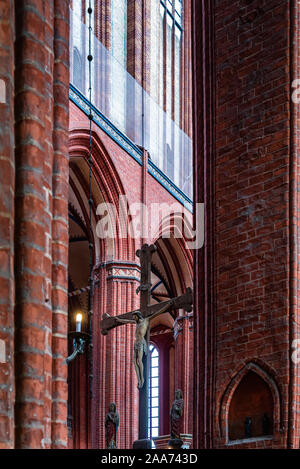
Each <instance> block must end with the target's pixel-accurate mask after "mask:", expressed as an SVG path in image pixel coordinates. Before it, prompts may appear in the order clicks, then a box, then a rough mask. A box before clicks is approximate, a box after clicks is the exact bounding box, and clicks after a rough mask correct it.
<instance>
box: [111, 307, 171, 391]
mask: <svg viewBox="0 0 300 469" xmlns="http://www.w3.org/2000/svg"><path fill="white" fill-rule="evenodd" d="M174 303H175V301H174V300H170V301H169V302H168V304H167V305H165V306H164V307H163V308H162V309H160V310H158V311H156V312H155V313H153V314H151V315H150V316H148V317H147V318H144V317H143V315H142V313H141V312H140V311H134V312H133V313H132V316H133V318H134V319H133V320H131V319H120V318H118V317H116V318H115V319H116V321H117V322H119V323H120V324H136V329H135V342H134V347H133V361H134V368H135V372H136V375H137V379H138V388H139V389H141V388H142V387H143V386H144V365H143V356H144V353H145V355H147V352H148V344H147V341H146V340H145V337H146V334H147V330H148V327H149V324H150V321H151V319H154V318H155V317H156V316H158V315H159V314H162V313H165V312H166V311H167V310H168V309H170V307H171V306H172V305H173V304H174Z"/></svg>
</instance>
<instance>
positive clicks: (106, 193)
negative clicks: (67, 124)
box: [69, 127, 136, 262]
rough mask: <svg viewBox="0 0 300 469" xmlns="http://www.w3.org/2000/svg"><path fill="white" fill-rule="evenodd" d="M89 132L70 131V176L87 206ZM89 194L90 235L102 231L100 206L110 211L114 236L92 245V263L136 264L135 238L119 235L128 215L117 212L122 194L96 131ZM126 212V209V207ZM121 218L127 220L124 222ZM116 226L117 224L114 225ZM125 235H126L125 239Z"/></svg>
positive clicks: (93, 140) (124, 212) (111, 163)
mask: <svg viewBox="0 0 300 469" xmlns="http://www.w3.org/2000/svg"><path fill="white" fill-rule="evenodd" d="M89 138H90V137H89V130H88V129H87V128H85V127H83V128H80V129H73V130H71V131H70V140H69V155H70V173H71V180H72V173H73V174H74V175H75V177H76V178H77V180H78V182H79V183H80V186H81V187H82V189H83V191H84V193H85V195H86V197H85V198H86V201H85V203H86V205H87V204H88V189H89V186H88V158H89V145H90V143H89ZM92 159H93V166H92V194H93V221H92V223H93V232H94V233H97V232H98V233H99V231H98V230H100V229H101V227H100V224H99V223H98V222H99V220H100V216H99V214H98V213H97V207H98V205H99V204H102V203H105V204H110V207H114V208H112V210H111V212H110V213H108V215H109V217H110V220H111V224H112V227H113V228H112V229H113V230H114V232H113V237H112V238H105V239H99V242H97V241H96V243H95V245H96V246H95V249H96V253H95V257H96V258H95V261H96V262H98V261H101V262H103V261H107V260H111V259H119V260H122V259H123V258H124V259H126V260H128V259H130V260H135V251H136V246H135V241H134V236H132V237H129V236H127V233H126V232H124V231H122V228H123V227H126V226H127V223H128V222H129V221H130V217H129V216H128V215H127V211H126V210H125V211H122V212H121V210H120V203H119V201H120V196H124V194H125V190H124V187H123V185H122V182H121V179H120V177H119V174H118V171H117V170H116V168H115V166H114V164H113V162H112V160H111V158H110V156H109V153H108V152H107V151H106V148H105V146H104V144H103V142H102V141H101V139H100V138H99V136H98V134H97V131H96V130H93V132H92ZM125 208H126V207H125ZM124 217H127V218H126V219H124ZM115 222H116V223H115ZM124 233H125V235H124Z"/></svg>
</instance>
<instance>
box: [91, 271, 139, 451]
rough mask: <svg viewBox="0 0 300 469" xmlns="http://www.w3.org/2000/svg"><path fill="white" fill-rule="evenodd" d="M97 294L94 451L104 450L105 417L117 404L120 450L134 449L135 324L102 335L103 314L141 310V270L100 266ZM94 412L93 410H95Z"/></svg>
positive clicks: (136, 414)
mask: <svg viewBox="0 0 300 469" xmlns="http://www.w3.org/2000/svg"><path fill="white" fill-rule="evenodd" d="M95 275H96V278H97V280H96V282H95V292H94V373H93V374H94V386H93V405H94V415H96V418H95V419H94V425H95V428H94V429H93V435H94V437H93V448H105V427H104V422H105V416H106V414H107V412H108V406H109V404H110V403H111V402H115V403H116V405H117V410H118V412H119V415H120V426H119V431H118V448H122V449H124V448H127V449H128V448H131V447H132V443H133V441H135V440H136V439H137V437H138V389H137V378H136V375H135V370H134V365H133V343H134V332H135V328H134V325H131V324H128V325H122V326H119V327H117V328H116V329H113V330H112V331H110V332H109V333H108V335H107V336H103V335H102V334H101V333H100V329H99V324H100V320H101V318H102V315H103V313H108V314H110V315H118V314H123V313H126V312H127V311H132V310H134V309H137V308H138V304H139V303H138V301H139V298H138V296H137V295H136V292H135V291H136V288H137V286H138V285H139V282H138V280H137V279H138V277H139V269H138V266H137V265H136V264H133V263H131V262H128V263H125V262H122V263H118V262H111V263H109V264H103V265H100V266H98V267H97V269H96V271H95ZM92 413H93V410H92Z"/></svg>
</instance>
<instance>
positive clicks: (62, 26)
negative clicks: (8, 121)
mask: <svg viewBox="0 0 300 469" xmlns="http://www.w3.org/2000/svg"><path fill="white" fill-rule="evenodd" d="M68 3H69V2H68V1H67V0H63V1H61V0H55V2H54V8H55V9H54V57H55V61H54V70H53V80H54V82H53V97H54V108H53V178H52V183H53V199H52V202H53V206H52V210H53V222H52V311H53V317H52V333H53V335H52V352H53V354H54V357H53V362H52V447H53V448H63V447H65V446H66V441H67V428H66V422H67V366H66V365H64V364H63V359H64V358H65V357H66V356H67V351H68V347H67V333H68V296H67V293H68V287H67V285H68V246H69V227H68V192H69V156H68V141H69V5H68Z"/></svg>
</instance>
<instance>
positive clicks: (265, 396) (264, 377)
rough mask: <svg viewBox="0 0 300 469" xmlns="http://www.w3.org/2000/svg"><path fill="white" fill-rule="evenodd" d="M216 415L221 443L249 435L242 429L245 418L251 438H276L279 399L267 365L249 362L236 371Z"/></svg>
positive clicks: (278, 429)
mask: <svg viewBox="0 0 300 469" xmlns="http://www.w3.org/2000/svg"><path fill="white" fill-rule="evenodd" d="M267 370H268V371H267ZM265 413H266V415H267V418H268V429H267V423H266V419H264V414H265ZM218 415H219V417H218V418H219V429H220V437H221V438H222V439H223V441H224V444H230V443H231V442H234V441H241V440H245V441H246V440H247V439H248V438H249V436H246V432H245V419H246V417H250V418H251V420H252V425H251V438H260V439H261V438H270V437H274V438H275V437H277V436H278V434H279V433H280V429H281V428H282V421H281V399H280V392H279V389H278V386H277V384H276V382H275V379H274V378H273V373H272V371H271V370H270V371H269V367H267V365H265V366H264V365H262V364H260V363H257V362H256V361H255V362H254V361H251V362H248V363H246V364H245V365H244V366H243V367H242V368H241V369H240V370H239V371H237V372H236V373H235V374H234V375H233V377H232V379H231V381H230V383H229V384H228V385H227V387H226V389H225V391H224V393H223V397H222V399H221V401H220V413H219V414H218ZM263 420H265V423H264V427H265V429H264V428H263ZM267 433H268V434H267Z"/></svg>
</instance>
